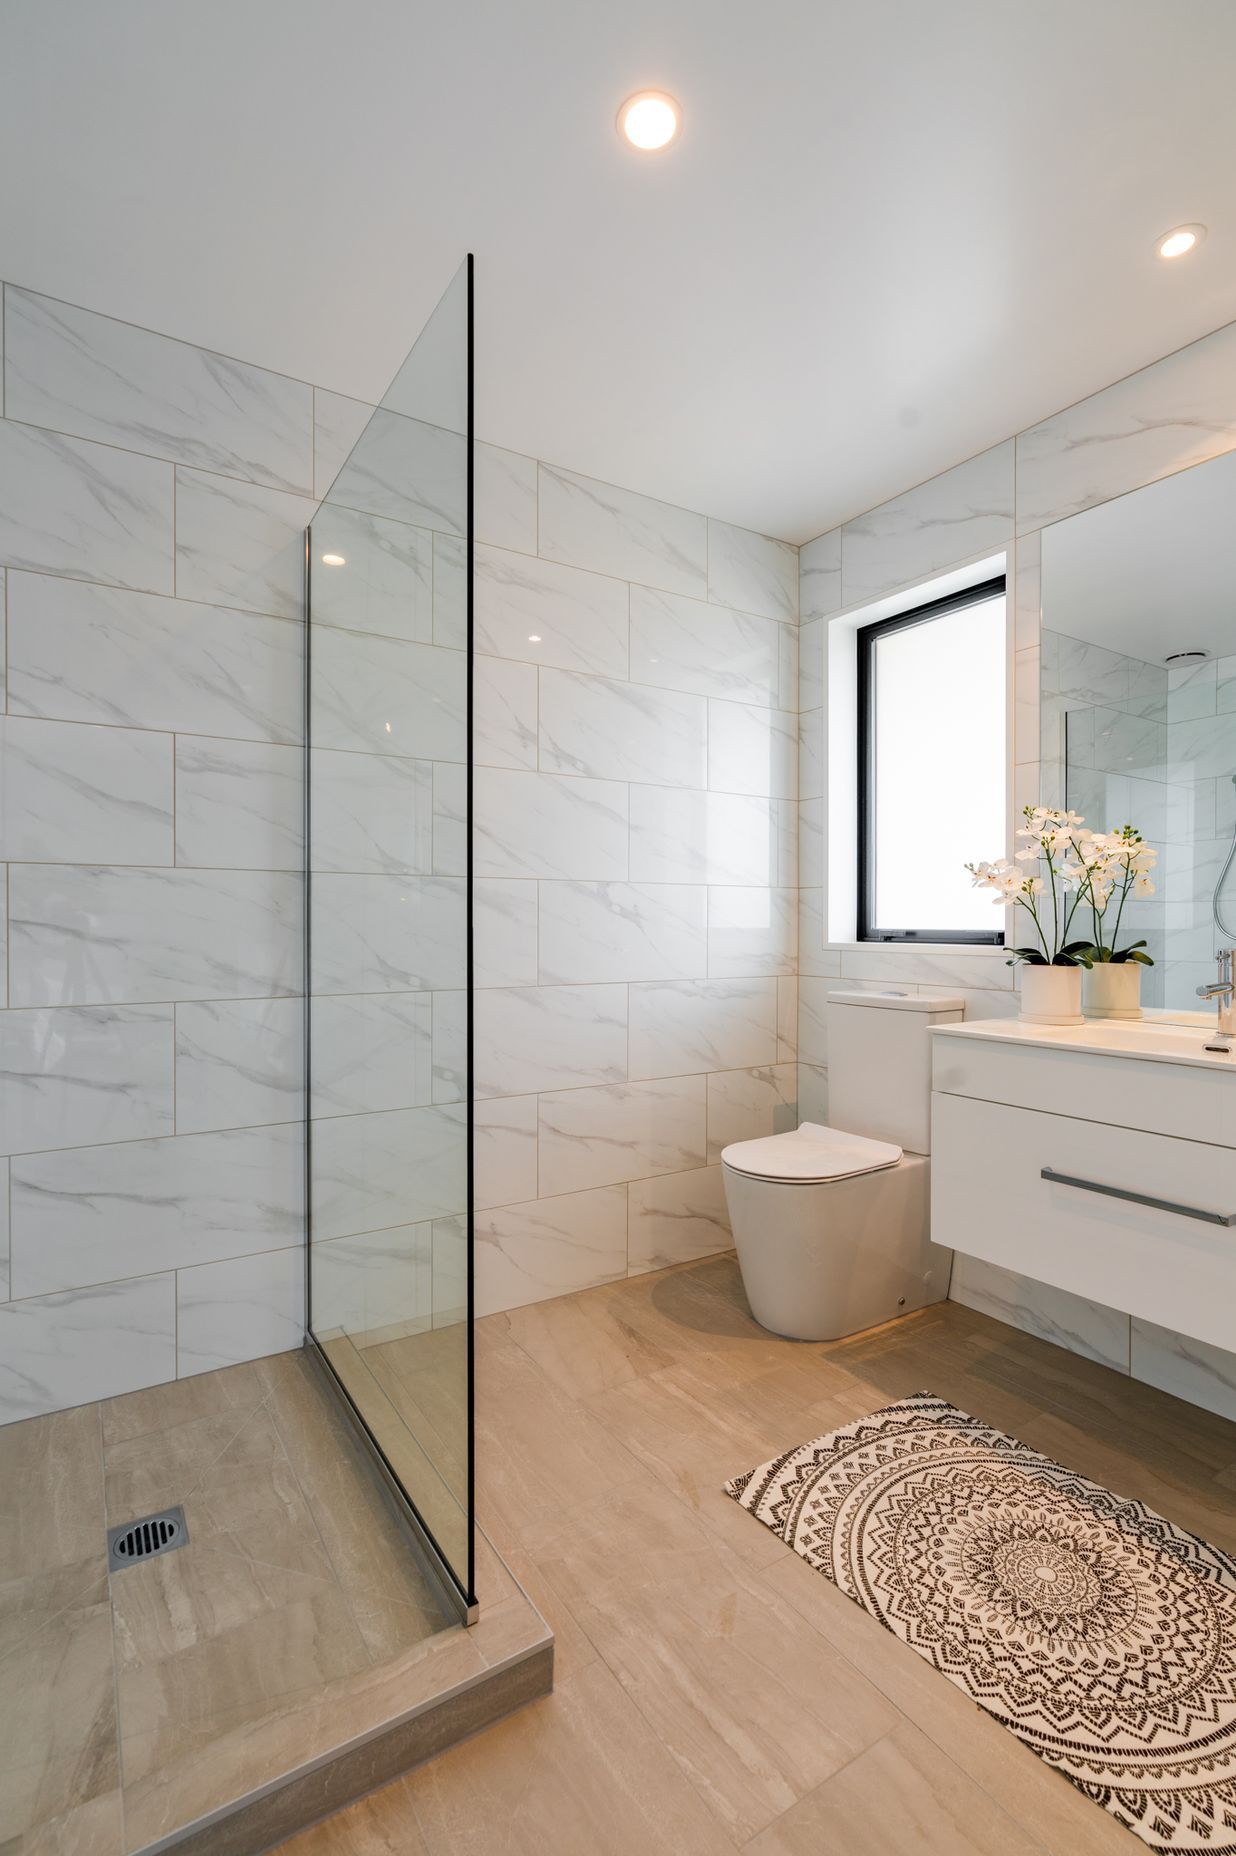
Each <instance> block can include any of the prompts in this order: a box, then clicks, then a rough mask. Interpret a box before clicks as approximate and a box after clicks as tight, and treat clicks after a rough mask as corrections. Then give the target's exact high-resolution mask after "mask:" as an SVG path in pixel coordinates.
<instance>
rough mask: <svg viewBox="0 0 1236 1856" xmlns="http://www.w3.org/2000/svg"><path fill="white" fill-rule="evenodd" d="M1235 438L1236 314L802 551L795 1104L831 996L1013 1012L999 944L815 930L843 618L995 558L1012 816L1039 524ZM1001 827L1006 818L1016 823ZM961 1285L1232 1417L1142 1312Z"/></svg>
mask: <svg viewBox="0 0 1236 1856" xmlns="http://www.w3.org/2000/svg"><path fill="white" fill-rule="evenodd" d="M1233 448H1236V324H1232V325H1229V326H1228V327H1225V328H1222V329H1219V330H1217V331H1216V332H1215V333H1214V334H1213V335H1209V336H1207V337H1205V338H1204V339H1203V340H1201V341H1198V342H1194V343H1193V344H1192V345H1191V346H1190V347H1188V348H1184V349H1181V350H1180V351H1179V352H1177V353H1176V354H1173V355H1169V356H1168V357H1167V358H1166V359H1164V360H1162V361H1159V362H1157V363H1156V364H1155V365H1154V366H1153V367H1148V368H1144V369H1143V370H1142V371H1141V372H1140V373H1137V374H1133V375H1130V376H1129V377H1128V378H1127V379H1125V380H1121V381H1119V382H1117V383H1116V384H1115V385H1113V386H1110V387H1107V388H1105V389H1104V390H1103V391H1101V392H1099V393H1095V394H1093V395H1091V397H1090V398H1088V399H1085V400H1081V401H1079V402H1078V403H1077V404H1076V405H1073V406H1071V407H1069V408H1067V409H1066V410H1065V411H1063V412H1061V413H1059V414H1057V415H1056V416H1054V417H1053V418H1050V419H1046V420H1043V421H1042V422H1041V423H1040V424H1038V425H1036V426H1033V427H1031V428H1030V429H1029V430H1028V431H1024V432H1021V433H1018V434H1017V435H1016V436H1015V437H1013V438H1010V439H1008V440H1006V441H1005V442H1004V443H1003V444H1001V445H997V446H995V447H993V448H992V449H991V450H989V451H986V452H984V453H982V454H981V455H980V456H979V457H977V458H972V459H969V460H968V461H967V462H966V463H964V464H961V465H958V466H957V467H956V468H955V469H953V470H950V471H946V472H943V473H942V474H941V475H940V476H938V477H934V478H932V479H930V480H929V481H928V482H926V483H923V484H920V485H918V486H917V487H916V488H915V489H913V490H910V491H907V492H906V494H905V495H903V496H899V497H896V498H894V499H893V500H892V501H890V502H888V503H884V504H881V505H880V507H879V508H877V509H874V510H870V511H868V512H867V513H866V514H865V515H862V516H859V517H857V518H856V519H855V520H854V521H851V522H847V523H846V524H845V525H844V526H843V527H841V528H839V529H834V530H832V531H831V532H830V533H828V534H826V535H822V536H820V537H819V538H818V539H817V540H814V541H811V542H808V543H807V544H806V545H805V546H804V547H803V549H802V550H801V555H800V567H801V582H800V584H801V593H800V605H801V615H802V624H801V647H802V648H801V664H802V669H801V676H802V691H803V695H802V708H803V711H804V713H803V715H802V717H801V723H802V759H801V764H800V821H801V852H800V855H801V881H802V885H803V887H802V915H801V932H800V958H799V970H800V981H799V987H800V1005H799V1064H800V1083H799V1097H800V1101H801V1103H802V1106H803V1110H804V1113H814V1112H819V1111H821V1110H822V1109H823V1107H824V1106H825V1105H826V1102H827V1065H828V1052H827V1046H826V1042H825V1036H824V1015H823V1001H824V998H825V997H826V995H827V993H828V991H829V990H830V988H831V987H833V986H835V984H836V981H837V978H838V977H840V978H842V979H844V980H845V981H846V983H847V984H853V983H855V982H857V983H870V982H873V981H876V982H881V983H887V982H889V981H892V982H895V983H896V984H897V985H899V986H908V987H910V988H911V989H912V990H915V991H919V992H923V991H929V990H932V989H939V988H947V989H948V990H950V991H963V992H964V993H965V995H966V1001H967V1012H968V1014H969V1015H970V1016H975V1015H976V1014H981V1015H987V1016H992V1015H994V1016H1001V1015H1007V1014H1008V1013H1010V1012H1011V1011H1013V1010H1014V1009H1015V1001H1014V996H1013V993H1012V990H1011V988H1012V975H1011V973H1010V970H1009V969H1008V968H1007V967H1006V966H1005V965H1004V964H1003V954H1002V953H1000V952H998V951H993V952H990V953H988V952H983V951H981V950H975V949H966V948H939V949H915V950H909V949H905V948H898V947H895V946H888V947H880V946H867V947H856V946H854V945H853V944H841V943H832V944H829V943H827V942H826V940H825V930H824V926H823V924H824V922H825V921H826V920H827V895H826V888H827V869H826V865H825V858H824V838H825V825H826V812H827V802H826V792H827V765H826V761H827V754H826V740H825V725H824V713H825V703H826V695H827V689H826V664H827V654H826V651H825V649H824V633H825V630H826V628H827V626H828V624H829V622H830V620H831V619H833V618H834V617H836V616H837V615H839V614H842V613H845V612H848V611H853V610H854V609H856V608H859V607H862V606H865V605H867V604H870V603H873V602H875V601H876V600H880V599H883V598H885V597H888V596H890V595H893V594H895V593H897V592H898V591H900V590H902V589H907V588H911V587H913V586H915V585H917V584H920V583H921V582H923V581H924V580H927V579H929V578H931V577H932V576H934V575H938V574H940V573H943V572H945V571H946V570H948V569H951V568H955V567H959V566H962V565H963V564H965V563H967V562H970V561H973V560H977V559H980V558H983V557H986V556H990V555H991V554H992V553H994V552H996V551H1004V552H1005V553H1006V556H1007V563H1008V574H1009V584H1010V588H1011V591H1012V600H1011V608H1012V610H1011V635H1010V647H1011V649H1010V660H1011V689H1010V698H1011V701H1012V705H1013V722H1014V726H1013V731H1012V737H1011V738H1012V742H1013V755H1012V765H1011V768H1010V786H1011V801H1012V806H1011V810H1012V811H1013V812H1016V811H1018V810H1019V809H1020V808H1021V807H1022V806H1023V805H1026V804H1035V803H1037V801H1038V797H1039V765H1038V758H1039V686H1040V676H1039V640H1040V597H1039V560H1040V540H1041V534H1042V531H1043V529H1045V528H1047V527H1048V526H1050V525H1051V524H1052V523H1054V522H1057V521H1062V520H1064V519H1065V518H1066V517H1068V516H1071V515H1075V514H1076V513H1077V512H1078V511H1080V510H1082V509H1088V508H1090V507H1092V506H1093V505H1095V504H1097V503H1101V502H1105V501H1107V500H1108V499H1109V498H1111V497H1115V496H1120V495H1123V494H1124V493H1125V492H1126V491H1129V490H1134V489H1137V488H1139V487H1140V486H1141V485H1143V484H1146V483H1150V482H1154V481H1156V480H1158V479H1159V478H1162V477H1166V476H1169V475H1171V474H1172V473H1174V472H1176V471H1180V470H1184V469H1187V468H1188V467H1189V466H1190V465H1193V464H1197V463H1201V462H1203V461H1204V460H1205V459H1207V458H1210V457H1214V456H1217V455H1219V454H1220V453H1223V452H1225V451H1229V450H1232V449H1233ZM1010 824H1011V819H1010ZM952 1293H953V1295H954V1296H955V1298H956V1299H957V1300H959V1301H963V1302H965V1303H967V1304H968V1305H970V1306H972V1307H976V1308H982V1309H985V1310H986V1311H987V1312H988V1313H990V1314H993V1315H995V1316H997V1317H998V1318H999V1319H1001V1320H1005V1321H1009V1322H1011V1323H1013V1324H1014V1325H1016V1326H1018V1327H1021V1328H1024V1329H1026V1330H1027V1331H1029V1332H1031V1333H1036V1334H1041V1335H1043V1336H1045V1337H1046V1338H1047V1339H1049V1340H1053V1341H1056V1342H1057V1343H1059V1344H1060V1345H1062V1346H1066V1347H1069V1348H1071V1349H1073V1350H1074V1351H1076V1352H1080V1353H1084V1354H1087V1355H1089V1356H1090V1357H1092V1358H1094V1359H1098V1360H1102V1361H1104V1362H1106V1363H1107V1364H1108V1365H1111V1366H1114V1367H1117V1368H1118V1369H1120V1370H1121V1371H1124V1372H1129V1371H1132V1372H1133V1373H1134V1374H1135V1375H1136V1376H1137V1377H1138V1378H1141V1379H1145V1380H1147V1381H1148V1382H1150V1383H1152V1384H1155V1385H1160V1386H1163V1387H1164V1388H1165V1389H1166V1390H1168V1391H1173V1392H1178V1393H1179V1394H1180V1396H1181V1397H1184V1398H1189V1399H1193V1400H1194V1401H1195V1402H1197V1403H1201V1404H1207V1405H1209V1406H1210V1407H1211V1408H1212V1409H1215V1410H1219V1411H1223V1412H1225V1413H1226V1414H1227V1415H1230V1416H1236V1357H1233V1356H1228V1355H1220V1354H1219V1353H1218V1352H1217V1350H1216V1349H1213V1348H1202V1347H1200V1346H1198V1345H1197V1344H1196V1343H1194V1342H1191V1341H1188V1340H1185V1339H1183V1338H1182V1337H1180V1336H1177V1335H1172V1334H1169V1333H1167V1331H1166V1330H1163V1329H1158V1328H1154V1327H1152V1326H1150V1325H1149V1324H1147V1323H1144V1322H1140V1321H1134V1322H1132V1323H1130V1320H1129V1317H1128V1316H1127V1315H1125V1314H1122V1313H1120V1312H1119V1311H1118V1310H1116V1309H1113V1308H1107V1307H1103V1306H1101V1305H1099V1304H1096V1303H1090V1302H1086V1301H1083V1300H1082V1299H1081V1298H1079V1297H1077V1296H1071V1295H1067V1294H1064V1293H1063V1292H1062V1291H1060V1290H1057V1289H1052V1288H1048V1287H1046V1286H1045V1285H1043V1284H1041V1283H1037V1282H1035V1281H1033V1280H1032V1278H1030V1277H1028V1276H1014V1275H1012V1274H1010V1273H1009V1272H1007V1271H1002V1270H998V1269H995V1268H993V1267H992V1266H990V1265H988V1264H985V1263H979V1262H977V1261H976V1260H974V1259H970V1258H965V1257H961V1256H959V1257H958V1258H957V1262H956V1266H955V1269H954V1275H953V1291H952Z"/></svg>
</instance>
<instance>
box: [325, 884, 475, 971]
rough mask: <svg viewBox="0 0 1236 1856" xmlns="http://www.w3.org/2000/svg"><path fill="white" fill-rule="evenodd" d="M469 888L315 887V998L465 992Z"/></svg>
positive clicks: (367, 885)
mask: <svg viewBox="0 0 1236 1856" xmlns="http://www.w3.org/2000/svg"><path fill="white" fill-rule="evenodd" d="M465 892H466V886H465V884H464V883H463V881H462V880H461V879H460V878H457V877H439V876H432V877H431V876H413V877H402V876H337V875H334V874H331V873H326V872H324V873H323V874H321V875H319V876H315V877H314V879H313V896H312V909H313V914H312V950H313V954H312V958H313V970H312V987H311V990H312V991H313V993H314V994H315V995H316V994H320V993H340V992H342V993H360V992H422V991H423V992H435V991H438V990H439V989H441V990H449V989H452V988H458V987H461V986H462V985H463V984H464V981H465V972H464V964H465V963H464V954H465V948H464V921H465V910H466V907H467V897H466V893H465Z"/></svg>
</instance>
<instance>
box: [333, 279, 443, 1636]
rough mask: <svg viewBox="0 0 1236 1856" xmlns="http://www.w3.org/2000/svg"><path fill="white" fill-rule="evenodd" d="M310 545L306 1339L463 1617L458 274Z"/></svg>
mask: <svg viewBox="0 0 1236 1856" xmlns="http://www.w3.org/2000/svg"><path fill="white" fill-rule="evenodd" d="M325 416H327V417H328V418H337V419H338V422H339V423H338V432H337V437H338V441H339V469H338V472H337V474H336V475H335V477H334V479H333V481H332V483H331V485H330V488H329V490H328V491H327V493H326V495H325V498H324V500H323V501H322V503H321V505H320V507H319V509H318V511H317V514H316V516H315V517H314V520H313V524H312V527H311V528H310V530H309V533H308V540H307V549H306V555H307V588H308V616H309V623H308V627H307V640H308V648H307V654H306V655H307V671H306V714H305V740H306V788H307V809H306V834H305V835H306V847H307V850H306V871H307V885H308V899H307V910H306V922H307V929H306V934H307V952H306V974H307V982H306V993H307V1009H306V1047H307V1142H306V1146H307V1182H308V1196H307V1207H308V1229H309V1242H308V1278H309V1281H308V1296H309V1316H308V1327H309V1333H310V1340H311V1345H312V1346H313V1347H314V1348H315V1349H316V1350H317V1353H318V1355H319V1357H320V1358H321V1359H322V1360H323V1361H324V1362H325V1363H326V1365H327V1367H328V1369H329V1371H330V1374H331V1375H332V1377H333V1379H334V1382H335V1383H336V1385H337V1386H338V1388H339V1390H340V1392H341V1393H342V1395H343V1397H344V1399H345V1400H346V1401H347V1405H348V1408H349V1410H350V1411H351V1412H352V1413H353V1415H354V1416H355V1418H356V1419H357V1421H358V1422H359V1424H360V1425H361V1426H362V1427H363V1430H364V1433H365V1435H366V1437H367V1438H368V1439H369V1441H370V1443H371V1444H372V1446H373V1449H374V1451H375V1453H376V1455H377V1457H378V1459H379V1461H380V1464H381V1466H382V1468H383V1471H384V1473H385V1474H387V1475H388V1476H389V1478H390V1480H391V1484H392V1486H393V1488H394V1490H395V1491H396V1492H397V1494H398V1496H399V1497H400V1499H402V1500H403V1501H405V1502H406V1503H407V1505H408V1508H409V1510H410V1512H411V1515H412V1516H413V1517H414V1518H415V1521H416V1523H417V1524H418V1525H419V1527H420V1528H421V1529H423V1531H424V1534H425V1536H426V1539H427V1542H428V1544H429V1546H430V1548H431V1550H432V1552H433V1554H434V1556H435V1557H436V1560H437V1561H438V1563H439V1564H440V1567H441V1571H442V1575H443V1578H444V1580H445V1581H446V1583H447V1585H448V1589H449V1591H450V1592H451V1593H452V1594H453V1596H454V1598H455V1600H456V1602H457V1606H458V1608H459V1610H460V1611H461V1613H462V1614H463V1615H464V1616H469V1615H471V1614H472V1613H473V1612H474V1608H475V1555H474V1548H473V1519H472V1508H473V1503H472V1481H473V1471H472V1453H473V1442H472V1267H471V1200H472V1190H471V1179H472V1166H471V1095H472V1088H471V1075H472V1061H471V1042H472V1039H471V983H472V944H471V932H472V930H471V914H472V911H471V887H472V883H471V848H470V847H471V830H470V820H471V776H470V763H471V567H472V559H471V554H472V261H471V259H470V258H469V259H468V260H466V261H465V263H464V265H463V266H462V268H461V269H460V270H459V272H458V273H457V274H456V276H455V278H454V280H453V282H452V283H451V285H450V287H449V288H448V290H447V291H446V294H445V295H444V296H443V298H442V300H441V302H440V303H439V304H438V307H437V308H436V310H435V311H434V313H433V315H432V316H431V318H430V320H429V322H428V323H427V324H426V326H425V328H424V330H423V331H422V333H421V335H420V337H419V339H418V340H417V342H416V344H415V346H414V347H413V349H412V351H411V353H410V354H409V355H408V358H407V360H406V361H405V362H404V364H403V366H402V368H401V369H400V371H399V373H398V374H397V375H396V377H395V379H394V381H393V383H392V385H391V387H390V390H389V392H388V393H387V394H386V396H385V398H384V399H383V401H382V403H381V405H380V406H379V407H377V409H376V410H374V411H373V412H372V413H369V412H368V411H367V409H365V408H362V407H360V406H357V405H356V404H355V403H353V402H347V401H339V402H337V403H336V405H335V406H334V407H332V408H330V409H328V410H327V412H326V415H325Z"/></svg>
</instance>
